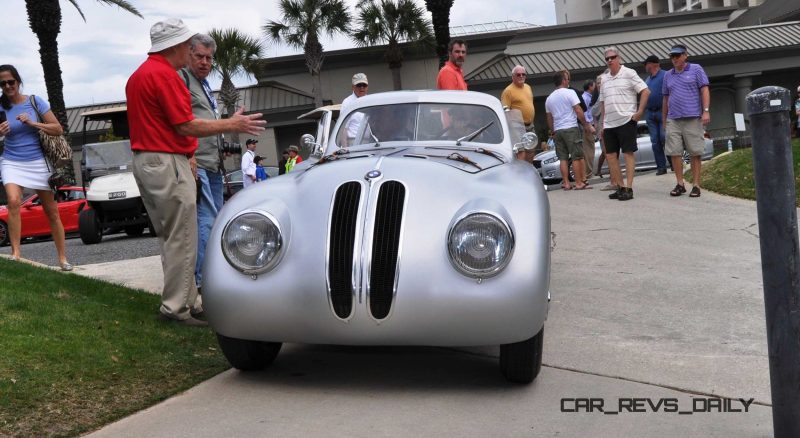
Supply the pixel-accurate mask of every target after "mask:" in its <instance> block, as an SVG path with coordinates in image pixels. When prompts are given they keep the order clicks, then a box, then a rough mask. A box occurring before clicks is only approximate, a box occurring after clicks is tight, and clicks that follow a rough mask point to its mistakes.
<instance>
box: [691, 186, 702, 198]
mask: <svg viewBox="0 0 800 438" xmlns="http://www.w3.org/2000/svg"><path fill="white" fill-rule="evenodd" d="M689 197H690V198H699V197H700V187H697V186H694V187H692V191H691V192H689Z"/></svg>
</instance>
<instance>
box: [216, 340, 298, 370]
mask: <svg viewBox="0 0 800 438" xmlns="http://www.w3.org/2000/svg"><path fill="white" fill-rule="evenodd" d="M217 341H218V342H219V346H220V348H221V349H222V354H224V355H225V358H226V359H228V362H229V363H230V364H231V366H233V367H234V368H236V369H239V370H242V371H258V370H263V369H264V368H266V367H268V366H269V365H271V364H272V362H274V361H275V357H276V356H277V355H278V352H279V351H281V345H283V344H281V343H280V342H260V341H248V340H245V339H236V338H229V337H227V336H223V335H221V334H219V333H217Z"/></svg>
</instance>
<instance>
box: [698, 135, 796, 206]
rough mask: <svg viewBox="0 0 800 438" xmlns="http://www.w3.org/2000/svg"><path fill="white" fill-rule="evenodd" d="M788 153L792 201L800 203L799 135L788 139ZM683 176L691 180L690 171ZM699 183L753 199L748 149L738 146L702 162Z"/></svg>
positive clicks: (750, 155) (710, 188)
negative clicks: (711, 159)
mask: <svg viewBox="0 0 800 438" xmlns="http://www.w3.org/2000/svg"><path fill="white" fill-rule="evenodd" d="M792 154H793V158H794V178H795V180H794V186H795V192H796V193H797V195H798V198H797V201H796V204H797V206H798V207H800V139H793V140H792ZM684 177H685V178H686V181H688V182H689V183H691V181H692V174H691V172H686V173H685V176H684ZM701 184H702V187H703V188H706V189H708V190H711V191H714V192H717V193H721V194H723V195H729V196H735V197H737V198H745V199H756V188H755V180H754V179H753V151H752V149H750V148H746V149H738V150H735V151H733V152H732V153H730V154H728V155H726V156H724V157H718V158H715V159H714V160H713V161H711V162H706V163H703V173H702V179H701Z"/></svg>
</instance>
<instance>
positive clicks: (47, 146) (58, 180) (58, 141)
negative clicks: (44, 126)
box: [30, 95, 72, 191]
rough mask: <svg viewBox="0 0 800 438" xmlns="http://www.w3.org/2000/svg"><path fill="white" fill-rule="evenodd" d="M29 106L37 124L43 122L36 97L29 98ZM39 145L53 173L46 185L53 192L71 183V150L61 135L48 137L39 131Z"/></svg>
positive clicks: (48, 135)
mask: <svg viewBox="0 0 800 438" xmlns="http://www.w3.org/2000/svg"><path fill="white" fill-rule="evenodd" d="M30 101H31V106H32V107H33V109H34V111H36V116H37V118H38V119H39V123H43V122H44V118H43V117H42V113H41V112H39V107H38V105H36V96H34V95H31V96H30ZM39 144H40V145H41V147H42V152H43V153H44V157H45V159H46V161H47V162H48V163H49V165H52V166H53V169H52V170H53V173H52V175H50V178H48V179H47V183H48V185H49V186H50V188H51V189H53V190H54V191H55V190H57V189H58V188H59V187H61V186H63V185H66V184H69V183H71V182H72V173H71V172H70V171H69V166H72V148H71V147H70V145H69V143H67V139H66V138H65V137H64V136H63V135H50V134H48V133H46V132H44V131H43V130H41V129H40V130H39Z"/></svg>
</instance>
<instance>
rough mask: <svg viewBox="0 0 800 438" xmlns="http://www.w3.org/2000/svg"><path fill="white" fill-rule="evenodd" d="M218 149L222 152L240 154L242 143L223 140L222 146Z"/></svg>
mask: <svg viewBox="0 0 800 438" xmlns="http://www.w3.org/2000/svg"><path fill="white" fill-rule="evenodd" d="M219 149H220V152H222V153H223V154H239V155H241V154H242V145H241V144H240V143H229V142H227V141H223V142H222V146H220V148H219Z"/></svg>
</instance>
